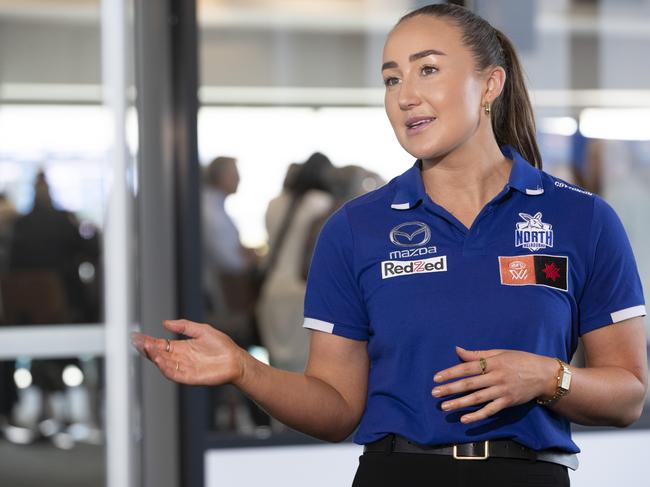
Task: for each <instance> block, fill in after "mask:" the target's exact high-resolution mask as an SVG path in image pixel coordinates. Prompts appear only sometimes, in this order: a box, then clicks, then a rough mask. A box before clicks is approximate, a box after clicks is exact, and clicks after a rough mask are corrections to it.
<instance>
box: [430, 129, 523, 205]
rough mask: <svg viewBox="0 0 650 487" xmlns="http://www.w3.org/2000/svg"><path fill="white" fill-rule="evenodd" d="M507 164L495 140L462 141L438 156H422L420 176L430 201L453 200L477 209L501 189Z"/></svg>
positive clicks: (509, 165) (505, 180)
mask: <svg viewBox="0 0 650 487" xmlns="http://www.w3.org/2000/svg"><path fill="white" fill-rule="evenodd" d="M511 168H512V161H510V160H509V159H507V158H506V157H505V156H504V155H503V154H502V152H501V150H500V149H499V146H498V145H497V143H496V141H494V142H493V143H489V144H484V145H481V144H473V145H469V144H465V145H463V146H460V147H458V148H456V149H454V150H453V151H451V152H448V153H447V154H444V155H441V156H439V157H435V158H432V159H423V160H422V180H423V182H424V187H425V189H426V192H427V194H428V195H429V196H430V197H431V199H432V200H433V201H436V202H438V203H440V202H448V201H454V202H455V203H457V204H459V205H462V206H466V207H468V208H474V209H477V210H478V209H481V208H482V207H483V206H485V204H486V203H487V202H488V201H490V200H491V199H492V198H493V197H494V196H495V195H496V194H498V193H499V192H500V191H501V190H502V189H503V186H504V185H505V184H506V183H507V181H508V178H509V177H510V170H511Z"/></svg>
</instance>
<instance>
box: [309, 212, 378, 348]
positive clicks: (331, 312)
mask: <svg viewBox="0 0 650 487" xmlns="http://www.w3.org/2000/svg"><path fill="white" fill-rule="evenodd" d="M303 326H304V327H305V328H309V329H312V330H319V331H324V332H326V333H332V334H334V335H339V336H343V337H346V338H352V339H355V340H367V339H368V337H369V331H368V330H369V327H368V316H367V311H366V306H365V303H364V300H363V296H362V292H361V289H360V287H359V283H358V279H357V274H356V272H355V268H354V240H353V236H352V230H351V228H350V223H349V220H348V215H347V210H346V208H345V207H342V208H340V209H339V210H337V211H336V212H335V213H334V214H333V215H332V216H331V217H330V218H329V219H328V220H327V222H326V223H325V225H323V228H322V230H321V232H320V235H319V236H318V240H317V242H316V247H315V249H314V254H313V257H312V261H311V265H310V268H309V274H308V276H307V290H306V293H305V321H304V324H303Z"/></svg>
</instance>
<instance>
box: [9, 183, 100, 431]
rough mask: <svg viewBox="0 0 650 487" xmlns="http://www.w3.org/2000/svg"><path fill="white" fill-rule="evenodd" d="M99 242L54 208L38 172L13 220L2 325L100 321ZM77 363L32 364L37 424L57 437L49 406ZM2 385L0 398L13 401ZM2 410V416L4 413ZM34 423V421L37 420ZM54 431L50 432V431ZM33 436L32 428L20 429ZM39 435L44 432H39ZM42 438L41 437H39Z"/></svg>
mask: <svg viewBox="0 0 650 487" xmlns="http://www.w3.org/2000/svg"><path fill="white" fill-rule="evenodd" d="M98 267H99V236H98V232H97V231H96V229H95V228H94V227H93V226H92V225H90V224H83V225H82V224H80V223H79V221H78V220H77V219H76V218H75V216H74V215H73V214H72V213H69V212H67V211H62V210H59V209H57V208H55V206H54V204H53V202H52V198H51V196H50V188H49V185H48V182H47V179H46V177H45V174H44V173H43V172H39V173H38V175H37V177H36V181H35V183H34V203H33V206H32V209H31V211H30V212H29V213H27V214H26V215H23V216H20V217H18V218H17V219H16V220H15V223H14V225H13V232H12V236H11V245H10V256H9V269H8V272H7V273H6V274H4V275H3V276H2V279H1V294H2V309H3V314H4V316H3V322H4V323H5V324H7V325H48V324H57V323H87V322H97V321H99V318H100V317H99V288H98V282H99V280H100V279H99V278H98V274H99V273H98V271H97V269H98ZM68 365H75V366H79V361H78V360H76V359H75V360H69V359H56V360H32V361H31V366H30V372H31V375H32V378H33V385H34V386H36V387H38V388H39V389H40V390H41V391H42V392H43V394H42V396H43V406H42V408H41V413H40V415H41V417H40V419H43V421H42V422H41V425H42V424H49V426H48V428H47V431H48V432H49V434H47V436H51V435H58V434H60V431H61V430H62V429H63V423H65V422H66V418H61V417H54V416H56V414H55V413H54V411H53V410H52V408H49V410H48V405H49V403H51V402H52V401H53V400H55V399H56V398H55V396H56V397H58V398H60V397H61V396H62V391H63V390H64V389H65V384H64V383H63V377H62V375H63V370H64V368H65V367H66V366H68ZM10 388H15V384H14V383H13V381H10V383H9V384H4V391H3V392H4V393H6V394H7V396H8V397H15V391H14V393H12V391H11V390H9V389H10ZM8 409H9V408H8V406H7V405H6V404H5V411H4V412H5V414H7V413H9V412H10V411H8ZM37 419H38V418H37ZM53 424H54V425H55V426H54V427H52V425H53ZM21 426H24V427H26V428H28V429H32V430H34V433H35V435H36V436H38V432H37V431H36V428H37V425H36V424H24V425H21ZM41 432H43V428H41ZM44 434H45V433H44Z"/></svg>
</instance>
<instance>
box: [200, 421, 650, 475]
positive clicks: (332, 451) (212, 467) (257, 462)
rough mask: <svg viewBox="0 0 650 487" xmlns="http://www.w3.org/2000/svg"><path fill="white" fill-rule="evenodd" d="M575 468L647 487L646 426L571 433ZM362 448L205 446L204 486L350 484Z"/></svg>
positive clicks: (649, 448) (649, 470)
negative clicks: (576, 452) (576, 450)
mask: <svg viewBox="0 0 650 487" xmlns="http://www.w3.org/2000/svg"><path fill="white" fill-rule="evenodd" d="M573 439H574V441H575V442H576V444H577V445H578V446H579V447H580V449H581V453H580V454H579V455H578V457H579V459H580V467H579V468H578V470H576V471H575V472H574V471H572V470H569V476H570V478H571V486H572V487H601V486H602V487H610V486H612V485H624V486H625V487H647V486H648V484H649V483H650V480H649V479H650V463H649V462H648V458H649V457H648V452H649V451H650V430H630V431H624V430H621V431H616V430H614V431H608V432H593V433H574V434H573ZM361 453H362V448H361V447H360V446H358V445H351V444H343V445H340V444H339V445H309V446H292V447H277V448H240V449H224V450H209V451H207V452H206V455H205V485H206V487H257V486H268V487H273V486H282V487H304V486H305V485H309V487H332V486H337V487H342V486H349V485H351V484H352V479H353V478H354V473H355V471H356V468H357V464H358V458H359V455H361Z"/></svg>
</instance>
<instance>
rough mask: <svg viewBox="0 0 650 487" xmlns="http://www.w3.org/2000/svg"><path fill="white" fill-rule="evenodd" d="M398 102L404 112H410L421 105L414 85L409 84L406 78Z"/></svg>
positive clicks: (401, 86)
mask: <svg viewBox="0 0 650 487" xmlns="http://www.w3.org/2000/svg"><path fill="white" fill-rule="evenodd" d="M397 101H398V103H399V106H400V108H401V109H402V110H409V109H410V108H413V107H415V106H418V105H419V104H420V96H419V94H418V91H417V89H416V88H415V86H414V83H411V82H409V81H408V80H407V79H406V78H405V79H403V80H402V82H401V83H400V90H399V97H398V100H397Z"/></svg>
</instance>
